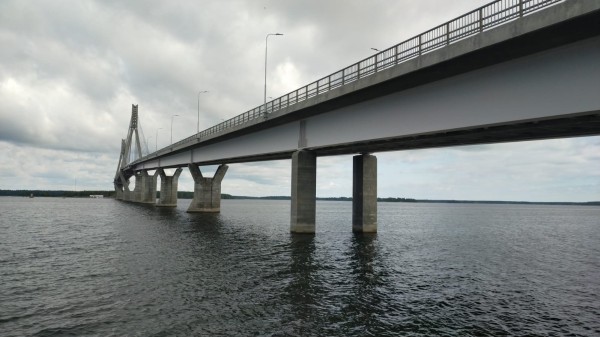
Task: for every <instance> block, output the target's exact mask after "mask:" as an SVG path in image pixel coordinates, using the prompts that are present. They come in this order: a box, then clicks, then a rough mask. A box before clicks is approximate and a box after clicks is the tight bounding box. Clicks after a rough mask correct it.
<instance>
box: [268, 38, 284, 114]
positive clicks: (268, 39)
mask: <svg viewBox="0 0 600 337" xmlns="http://www.w3.org/2000/svg"><path fill="white" fill-rule="evenodd" d="M271 35H275V36H277V35H283V34H281V33H272V34H267V36H266V37H265V95H264V106H265V112H264V116H265V118H267V46H268V44H269V36H271Z"/></svg>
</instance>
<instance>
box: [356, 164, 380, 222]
mask: <svg viewBox="0 0 600 337" xmlns="http://www.w3.org/2000/svg"><path fill="white" fill-rule="evenodd" d="M353 168H354V174H353V179H352V231H353V232H358V233H376V232H377V157H375V156H372V155H370V154H362V155H359V156H354V157H353Z"/></svg>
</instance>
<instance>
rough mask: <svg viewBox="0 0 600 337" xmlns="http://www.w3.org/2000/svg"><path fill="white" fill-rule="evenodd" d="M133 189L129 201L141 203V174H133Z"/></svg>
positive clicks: (142, 179) (142, 177)
mask: <svg viewBox="0 0 600 337" xmlns="http://www.w3.org/2000/svg"><path fill="white" fill-rule="evenodd" d="M134 177H135V187H134V188H133V192H132V193H131V201H133V202H141V201H142V187H143V186H144V183H143V181H144V176H143V175H142V172H135V174H134Z"/></svg>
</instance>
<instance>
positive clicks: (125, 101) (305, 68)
mask: <svg viewBox="0 0 600 337" xmlns="http://www.w3.org/2000/svg"><path fill="white" fill-rule="evenodd" d="M485 3H487V1H482V0H477V1H472V0H469V1H467V0H457V1H452V2H448V1H441V0H401V1H386V0H373V1H357V0H351V1H346V0H344V1H342V0H330V1H316V0H308V1H301V2H283V1H274V0H261V1H252V2H249V1H241V0H239V1H236V0H232V1H217V0H214V1H201V2H198V1H185V0H178V1H169V2H165V1H155V0H153V1H139V0H138V1H126V2H123V1H92V0H88V1H69V0H64V1H36V2H26V1H10V0H7V1H2V2H0V45H2V48H1V49H0V154H1V155H2V157H1V158H2V160H0V188H68V187H69V186H70V185H72V184H71V181H74V180H77V181H79V183H78V184H80V187H83V186H88V187H89V188H102V189H110V188H112V183H111V182H112V177H113V174H114V169H115V167H116V162H117V159H118V152H119V148H120V139H121V138H122V137H124V136H125V134H126V131H127V125H128V122H129V117H130V107H131V104H139V107H140V119H141V122H140V123H141V125H142V127H143V130H144V134H145V138H146V139H147V141H148V142H149V144H150V148H154V147H155V146H156V135H157V134H158V147H162V146H165V145H167V144H168V143H169V141H170V136H171V135H170V127H171V116H172V115H173V114H178V115H179V117H177V118H175V119H174V120H173V140H174V141H176V140H178V139H181V138H185V137H187V136H189V135H190V134H192V133H193V132H195V131H196V124H197V114H198V112H197V109H198V107H197V104H198V103H197V99H198V98H197V93H198V91H199V90H209V91H210V92H209V93H208V94H204V95H202V96H201V99H200V113H201V116H200V125H201V128H207V127H210V126H212V125H214V124H215V123H218V122H220V121H221V120H222V119H227V118H231V117H233V116H236V115H238V114H240V113H243V112H244V111H246V110H249V109H251V108H253V107H255V106H257V105H259V104H260V103H262V98H263V76H264V69H263V66H264V47H265V46H264V41H265V35H266V34H267V33H273V32H281V33H284V34H285V35H284V36H282V37H272V38H270V39H269V55H268V56H269V66H268V88H267V90H268V96H272V97H276V96H279V95H282V94H285V93H287V92H289V91H291V90H294V89H296V88H297V87H299V86H302V85H305V84H307V83H309V82H312V81H314V80H316V79H318V78H320V77H322V76H325V75H327V74H329V73H332V72H334V71H337V70H339V69H341V68H343V67H345V66H347V65H349V64H352V63H354V62H357V61H359V60H360V59H362V58H365V57H367V56H369V55H372V54H373V53H374V52H373V51H372V50H371V49H370V48H372V47H374V48H379V49H382V48H386V47H389V46H392V45H394V44H396V43H398V42H401V41H402V40H404V39H407V38H409V37H411V36H413V35H415V34H417V33H420V32H422V31H424V30H426V29H429V28H432V27H433V26H435V25H437V24H439V23H441V22H443V21H445V20H449V19H452V18H453V17H455V16H458V15H460V14H462V13H464V12H467V11H468V10H470V9H473V8H475V7H477V6H480V5H483V4H485ZM159 128H162V129H161V130H158V129H159ZM598 139H599V138H598V137H591V138H582V139H575V140H561V141H550V142H540V143H537V142H536V143H535V144H534V143H525V144H527V145H516V146H515V145H510V144H505V145H485V146H477V147H462V148H454V149H440V150H425V151H405V152H397V153H382V154H378V157H379V163H380V166H379V167H380V195H382V196H407V197H411V196H412V197H420V198H427V197H429V198H436V197H439V198H442V197H453V198H454V197H456V198H489V196H495V195H497V196H502V197H506V198H511V197H513V196H520V195H524V197H526V198H530V199H531V198H538V197H543V198H554V199H556V198H560V197H561V195H560V194H559V192H552V191H555V190H558V189H562V190H563V191H567V190H568V188H566V187H565V186H567V185H568V186H569V188H572V190H573V191H572V192H569V193H570V194H568V197H569V198H571V199H573V200H574V199H577V198H580V199H583V198H596V199H600V196H599V193H600V192H598V190H600V189H599V188H598V184H599V180H600V178H599V177H598V174H597V173H595V172H596V171H597V170H593V169H591V167H595V166H597V164H598V162H600V158H598V153H599V152H600V151H599V149H598V143H599V142H600V141H599V140H598ZM540 144H541V145H540ZM482 172H488V174H487V175H486V174H482ZM559 172H560V174H559ZM289 175H290V173H289V161H278V162H269V163H248V164H235V165H232V166H231V168H230V171H229V172H228V175H227V178H226V179H225V181H224V183H223V189H224V192H225V193H232V194H244V195H277V194H289V189H290V187H289ZM74 177H79V178H74ZM317 179H318V183H319V186H318V194H319V195H323V196H339V195H349V194H350V193H351V158H350V157H348V156H343V157H328V158H319V171H318V177H317ZM519 179H521V180H519ZM516 181H520V183H519V184H520V185H521V187H520V188H521V189H519V186H517V185H518V184H517V183H514V184H512V182H516ZM507 182H508V183H507ZM527 182H530V183H531V184H530V185H532V184H533V183H535V184H536V185H535V186H537V187H536V188H537V190H534V189H533V188H532V189H530V190H528V191H524V188H523V186H525V185H527ZM569 184H571V185H569ZM180 186H182V188H183V189H186V190H191V189H192V187H193V185H192V182H191V178H190V177H189V174H187V173H186V174H184V176H183V177H182V181H181V183H180ZM557 186H558V187H557ZM553 188H554V190H552V189H553ZM594 188H595V190H594ZM552 193H554V194H552Z"/></svg>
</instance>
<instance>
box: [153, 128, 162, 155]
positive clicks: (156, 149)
mask: <svg viewBox="0 0 600 337" xmlns="http://www.w3.org/2000/svg"><path fill="white" fill-rule="evenodd" d="M161 129H162V128H158V129H156V148H155V150H154V152H156V151H158V130H161Z"/></svg>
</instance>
